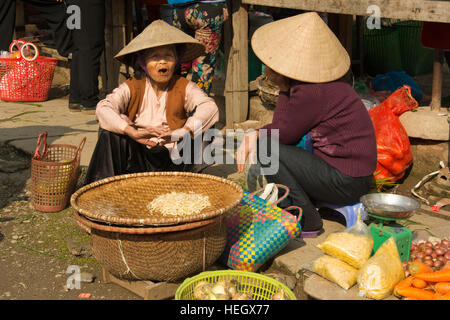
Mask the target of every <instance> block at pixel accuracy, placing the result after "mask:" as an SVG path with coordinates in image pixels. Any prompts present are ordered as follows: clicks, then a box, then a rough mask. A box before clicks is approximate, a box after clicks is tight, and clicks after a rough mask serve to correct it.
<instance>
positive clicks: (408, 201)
mask: <svg viewBox="0 0 450 320" xmlns="http://www.w3.org/2000/svg"><path fill="white" fill-rule="evenodd" d="M360 201H361V203H362V204H363V206H364V208H365V209H366V211H367V213H368V214H369V215H370V216H372V217H374V218H377V219H380V220H387V221H395V220H400V219H408V218H409V217H411V216H412V215H413V213H414V211H415V210H417V209H419V208H420V203H419V202H418V201H416V200H415V199H413V198H410V197H407V196H402V195H399V194H393V193H369V194H366V195H364V196H362V197H361V198H360Z"/></svg>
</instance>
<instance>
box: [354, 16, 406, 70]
mask: <svg viewBox="0 0 450 320" xmlns="http://www.w3.org/2000/svg"><path fill="white" fill-rule="evenodd" d="M363 40H364V54H365V57H364V62H365V69H366V70H367V72H368V73H369V74H370V75H372V76H375V75H377V74H384V73H387V72H389V71H402V70H403V67H402V56H401V48H400V42H399V32H398V30H397V29H396V28H394V27H381V29H372V30H370V29H368V28H367V26H366V23H364V31H363Z"/></svg>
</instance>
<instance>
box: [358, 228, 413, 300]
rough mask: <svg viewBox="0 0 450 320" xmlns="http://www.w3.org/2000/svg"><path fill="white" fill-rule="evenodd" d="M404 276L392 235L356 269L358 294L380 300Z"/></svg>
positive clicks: (390, 292)
mask: <svg viewBox="0 0 450 320" xmlns="http://www.w3.org/2000/svg"><path fill="white" fill-rule="evenodd" d="M404 278H405V272H404V270H403V266H402V261H401V260H400V255H399V254H398V250H397V244H396V243H395V240H394V238H393V237H390V238H389V239H388V240H386V241H385V242H384V243H383V244H382V245H381V246H380V247H379V248H378V250H377V251H376V252H375V254H374V255H373V256H372V257H371V258H370V259H369V261H367V263H366V264H365V265H364V266H363V267H362V268H361V269H360V270H358V273H357V276H356V280H357V282H358V289H359V295H360V296H361V297H365V298H370V299H376V300H381V299H384V298H386V297H388V296H389V295H391V294H392V291H393V290H394V286H395V285H396V284H397V283H399V282H400V281H402V280H403V279H404Z"/></svg>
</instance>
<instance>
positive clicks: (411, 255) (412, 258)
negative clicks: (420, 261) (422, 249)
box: [409, 252, 417, 261]
mask: <svg viewBox="0 0 450 320" xmlns="http://www.w3.org/2000/svg"><path fill="white" fill-rule="evenodd" d="M416 258H417V253H416V252H412V253H411V254H410V255H409V259H410V260H412V261H414V260H416Z"/></svg>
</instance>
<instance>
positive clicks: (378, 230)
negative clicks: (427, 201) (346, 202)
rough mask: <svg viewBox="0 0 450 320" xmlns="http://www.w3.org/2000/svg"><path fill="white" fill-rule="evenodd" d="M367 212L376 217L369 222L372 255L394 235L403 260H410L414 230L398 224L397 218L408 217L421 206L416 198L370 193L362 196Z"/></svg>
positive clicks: (361, 199)
mask: <svg viewBox="0 0 450 320" xmlns="http://www.w3.org/2000/svg"><path fill="white" fill-rule="evenodd" d="M360 201H361V203H362V204H363V206H364V207H365V209H366V211H367V214H368V215H369V216H370V217H372V218H374V219H375V222H372V223H371V224H369V230H370V232H371V234H372V239H373V250H372V255H373V254H374V253H375V252H376V251H377V250H378V248H379V247H380V246H381V245H382V244H383V243H384V242H385V241H386V240H388V239H389V238H390V237H394V240H395V243H396V244H397V250H398V253H399V255H400V259H401V261H402V262H406V261H408V260H409V253H410V251H411V242H412V232H411V230H409V229H408V228H407V227H405V226H402V225H401V224H398V223H397V222H396V221H397V220H403V219H408V218H409V217H411V216H412V215H413V212H414V210H417V209H418V208H420V204H419V202H417V201H416V200H414V199H412V198H410V197H406V196H402V195H398V194H392V193H370V194H366V195H364V196H362V197H361V198H360Z"/></svg>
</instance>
